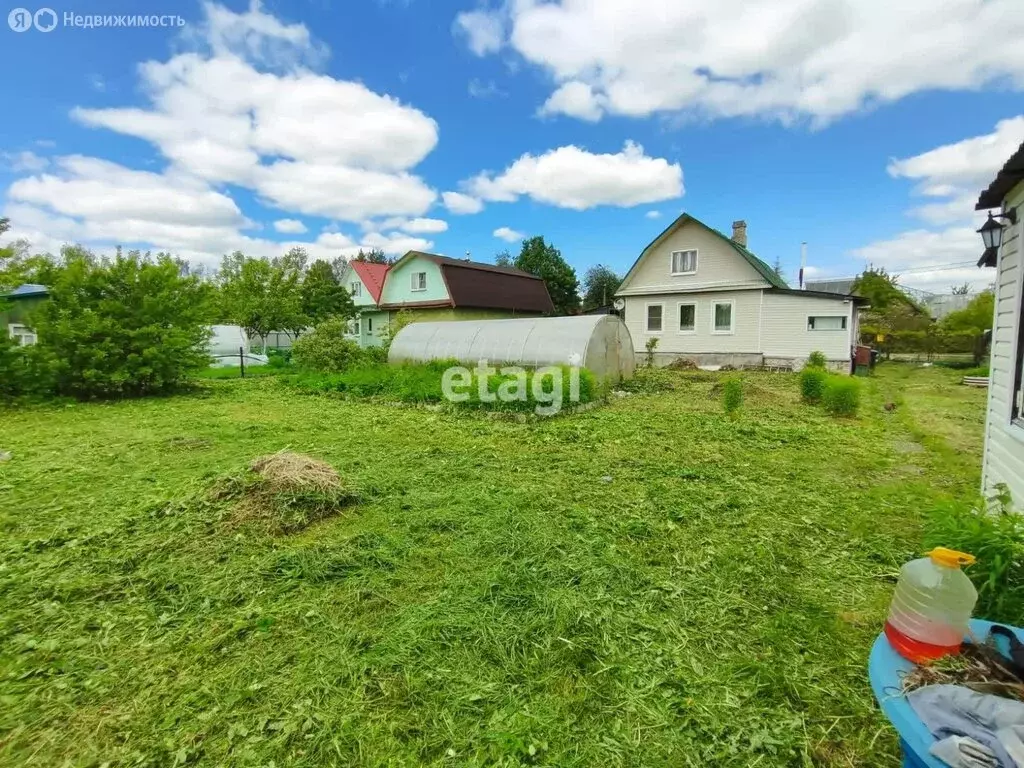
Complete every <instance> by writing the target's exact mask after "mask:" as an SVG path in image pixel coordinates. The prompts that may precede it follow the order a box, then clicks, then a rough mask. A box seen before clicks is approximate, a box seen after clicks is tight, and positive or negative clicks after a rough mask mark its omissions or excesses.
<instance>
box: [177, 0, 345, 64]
mask: <svg viewBox="0 0 1024 768" xmlns="http://www.w3.org/2000/svg"><path fill="white" fill-rule="evenodd" d="M202 8H203V13H204V16H205V18H204V21H203V23H202V24H200V25H199V26H198V28H197V29H196V30H194V31H193V30H190V37H191V40H192V42H193V43H194V44H196V45H197V46H199V47H200V48H205V49H208V50H209V51H210V52H211V53H212V55H213V56H217V57H227V56H236V57H238V58H243V59H246V60H248V61H253V62H256V63H259V64H261V65H264V66H268V67H279V68H294V67H297V66H299V65H303V64H305V65H308V66H314V67H315V66H318V65H320V64H323V63H324V62H325V61H326V59H327V56H328V54H329V50H328V48H327V46H326V45H324V44H323V43H321V42H320V41H318V40H315V39H314V38H313V36H312V35H310V33H309V30H308V29H307V28H306V26H305V25H304V24H286V23H284V22H282V21H280V20H279V19H277V18H275V17H274V16H271V15H270V14H267V13H263V11H262V10H261V3H260V2H259V0H250V2H249V10H248V11H244V12H242V13H235V12H234V11H232V10H230V9H229V8H227V7H226V6H223V5H217V4H216V3H213V2H209V0H205V1H204V2H203V3H202Z"/></svg>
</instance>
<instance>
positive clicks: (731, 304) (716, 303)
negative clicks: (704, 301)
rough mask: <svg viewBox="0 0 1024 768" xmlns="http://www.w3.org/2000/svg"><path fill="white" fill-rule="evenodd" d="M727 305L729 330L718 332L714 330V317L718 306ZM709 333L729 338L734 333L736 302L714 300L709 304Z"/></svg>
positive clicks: (733, 300)
mask: <svg viewBox="0 0 1024 768" xmlns="http://www.w3.org/2000/svg"><path fill="white" fill-rule="evenodd" d="M726 304H728V305H729V330H727V331H720V330H717V329H716V328H715V315H716V314H717V310H718V307H719V306H724V305H726ZM711 333H712V334H714V335H715V336H731V335H733V334H734V333H736V300H735V299H716V300H714V301H712V302H711Z"/></svg>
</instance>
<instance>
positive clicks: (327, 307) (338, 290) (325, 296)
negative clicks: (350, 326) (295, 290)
mask: <svg viewBox="0 0 1024 768" xmlns="http://www.w3.org/2000/svg"><path fill="white" fill-rule="evenodd" d="M302 313H303V314H304V315H305V316H306V317H307V318H309V322H310V324H311V325H319V324H320V323H322V322H323V321H324V320H327V319H328V318H332V317H337V318H344V319H348V318H351V317H355V314H356V308H355V305H354V304H353V303H352V295H351V294H350V293H349V291H348V289H347V288H345V287H344V286H342V285H340V284H339V283H338V278H337V277H336V276H335V274H334V268H333V267H332V266H331V265H330V264H329V263H328V262H326V261H314V262H313V263H312V264H311V265H310V267H309V269H308V270H307V271H306V277H305V279H304V280H303V281H302Z"/></svg>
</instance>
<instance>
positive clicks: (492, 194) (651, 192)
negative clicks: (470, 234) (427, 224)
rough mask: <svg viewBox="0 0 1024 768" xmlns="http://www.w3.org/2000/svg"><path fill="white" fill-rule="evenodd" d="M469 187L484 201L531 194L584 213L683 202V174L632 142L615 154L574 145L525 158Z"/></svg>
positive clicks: (509, 199) (470, 182)
mask: <svg viewBox="0 0 1024 768" xmlns="http://www.w3.org/2000/svg"><path fill="white" fill-rule="evenodd" d="M464 186H465V187H466V189H467V191H468V192H470V193H471V194H472V195H473V196H474V197H477V198H480V199H483V200H491V201H496V202H512V201H514V200H516V199H518V198H519V197H520V196H522V195H526V196H528V197H530V198H531V199H533V200H536V201H538V202H542V203H548V204H550V205H556V206H558V207H560V208H571V209H573V210H577V211H582V210H586V209H587V208H593V207H594V206H597V205H617V206H622V207H629V206H633V205H639V204H641V203H653V202H656V201H659V200H668V199H670V198H674V197H679V196H680V195H682V194H683V169H682V168H681V167H680V166H679V164H678V163H674V164H670V163H669V162H668V161H667V160H665V159H664V158H654V157H648V156H647V155H646V154H644V149H643V147H641V146H640V145H639V144H635V143H633V142H631V141H627V142H626V144H625V146H624V147H623V149H622V151H621V152H618V153H616V154H614V155H611V154H602V155H598V154H593V153H590V152H587V151H586V150H584V149H581V148H579V147H576V146H572V145H570V146H567V147H559V148H558V149H552V150H550V151H548V152H545V153H544V154H543V155H536V156H535V155H531V154H525V155H523V156H522V157H520V158H519V159H518V160H516V161H515V162H514V163H512V165H510V166H509V167H508V168H506V169H505V171H504V172H502V173H501V174H499V175H497V176H494V175H491V174H489V173H482V174H480V175H478V176H476V177H475V178H472V179H470V180H468V181H467V182H465V184H464Z"/></svg>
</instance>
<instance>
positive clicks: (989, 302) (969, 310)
mask: <svg viewBox="0 0 1024 768" xmlns="http://www.w3.org/2000/svg"><path fill="white" fill-rule="evenodd" d="M995 312H996V296H995V294H994V293H993V292H992V291H984V292H983V293H979V294H978V295H977V296H975V297H974V298H973V299H971V301H970V303H969V304H968V305H967V306H966V307H964V308H963V309H958V310H957V311H956V312H950V313H949V314H948V315H946V316H945V317H944V318H942V327H943V329H945V330H947V331H977V332H978V333H982V332H983V331H987V330H989V329H991V328H992V322H993V320H994V319H995Z"/></svg>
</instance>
